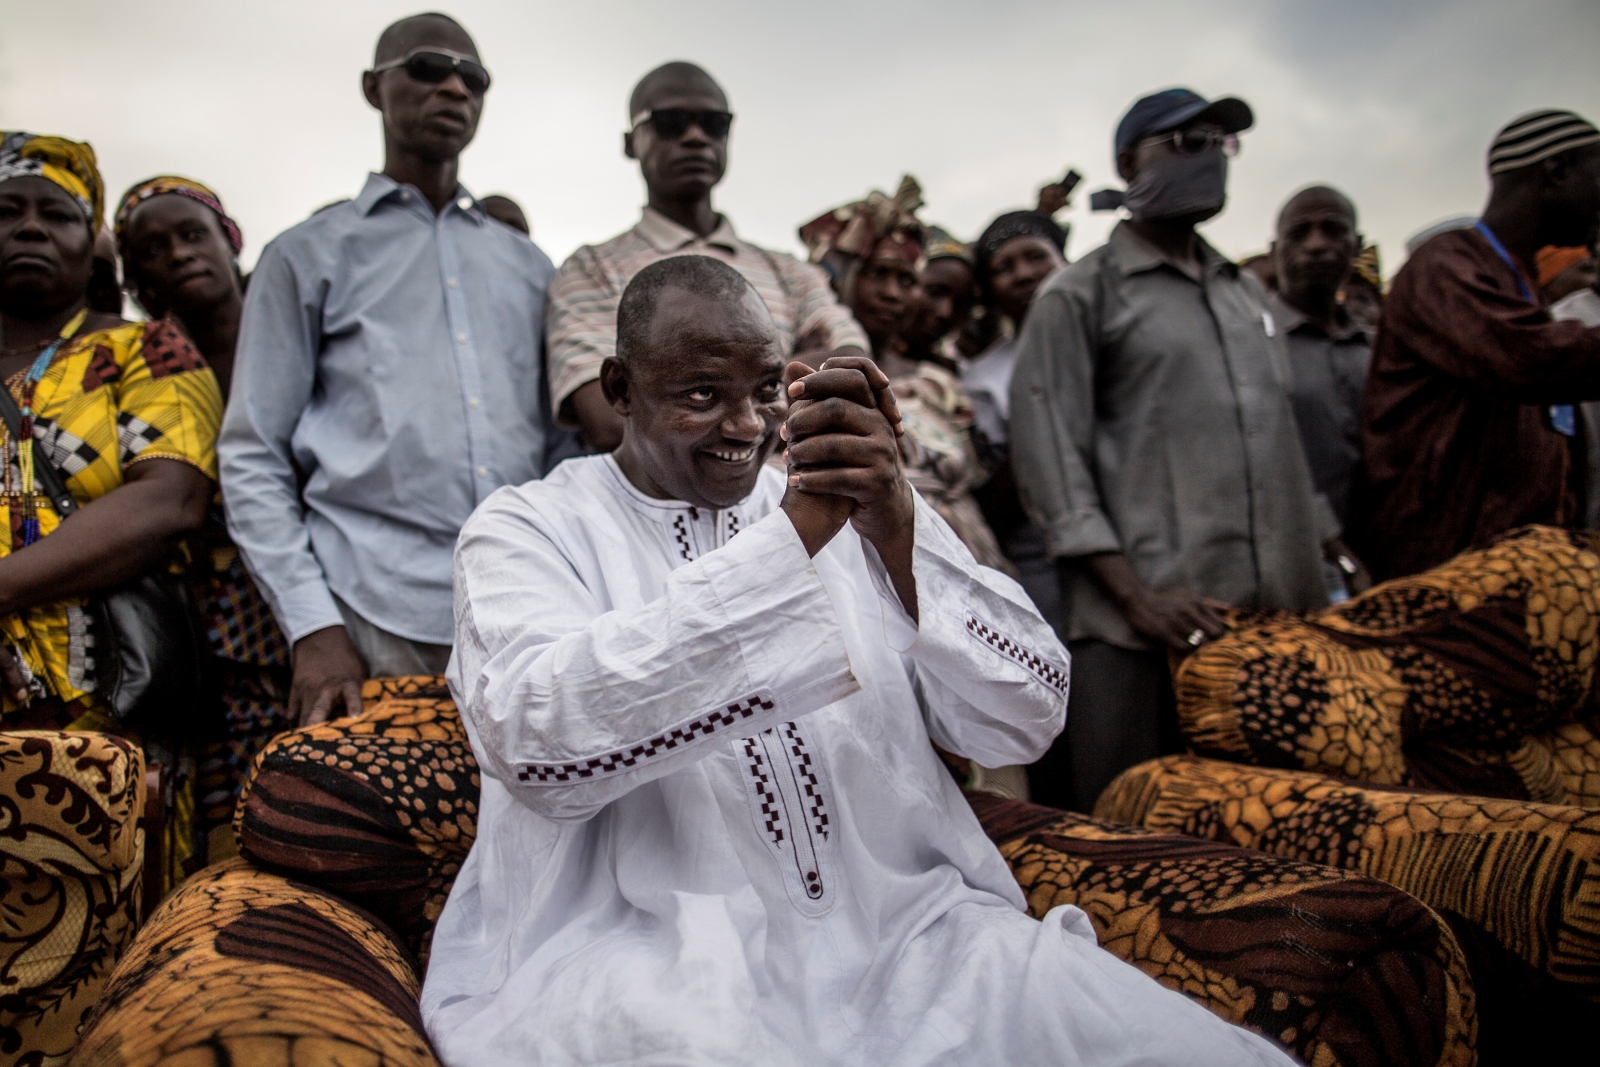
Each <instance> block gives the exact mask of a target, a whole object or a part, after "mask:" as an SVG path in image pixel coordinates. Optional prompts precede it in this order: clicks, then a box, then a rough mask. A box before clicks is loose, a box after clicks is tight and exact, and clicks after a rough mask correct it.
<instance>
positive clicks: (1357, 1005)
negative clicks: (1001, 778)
mask: <svg viewBox="0 0 1600 1067" xmlns="http://www.w3.org/2000/svg"><path fill="white" fill-rule="evenodd" d="M969 799H970V801H971V803H972V806H973V809H974V810H975V811H976V812H977V813H978V817H979V819H980V820H981V821H982V822H983V824H984V829H985V830H986V831H987V832H988V833H989V835H990V837H991V838H993V839H994V840H995V841H996V842H997V843H998V845H999V847H1000V853H1001V855H1003V856H1005V858H1006V861H1007V862H1008V863H1010V865H1011V868H1012V872H1013V873H1014V874H1015V875H1016V878H1017V881H1018V883H1019V884H1020V885H1021V886H1022V890H1023V893H1024V894H1025V895H1026V897H1027V900H1028V910H1029V912H1030V913H1031V914H1033V915H1034V916H1036V917H1042V916H1043V915H1044V914H1045V913H1046V912H1047V911H1049V910H1050V909H1051V908H1054V907H1057V906H1059V905H1062V904H1073V905H1076V906H1077V907H1079V908H1082V909H1083V910H1084V912H1086V913H1087V914H1088V916H1089V919H1090V921H1091V922H1092V923H1093V924H1094V928H1095V933H1096V934H1097V935H1098V937H1099V939H1100V944H1101V946H1102V947H1104V948H1105V949H1107V950H1108V951H1110V952H1111V953H1113V954H1114V955H1116V956H1117V957H1118V958H1120V959H1122V960H1125V961H1126V962H1128V963H1131V964H1133V965H1134V966H1136V967H1138V968H1139V969H1140V970H1142V971H1144V972H1145V973H1146V974H1148V975H1150V976H1151V977H1152V978H1154V979H1156V980H1157V981H1158V982H1160V983H1161V984H1162V985H1165V986H1167V987H1168V988H1169V989H1175V990H1178V991H1179V992H1181V993H1184V994H1185V995H1187V996H1188V997H1190V998H1191V999H1193V1000H1195V1001H1197V1002H1199V1003H1200V1004H1203V1005H1204V1006H1205V1007H1207V1008H1209V1009H1210V1010H1211V1011H1213V1012H1215V1013H1216V1014H1218V1015H1220V1016H1222V1017H1223V1018H1224V1019H1227V1020H1228V1021H1229V1022H1231V1023H1234V1024H1235V1025H1238V1026H1243V1027H1246V1028H1247V1029H1250V1030H1254V1031H1255V1032H1256V1033H1259V1034H1262V1035H1264V1036H1266V1037H1269V1038H1271V1039H1273V1040H1275V1041H1278V1042H1280V1043H1281V1044H1283V1045H1284V1046H1285V1047H1287V1048H1288V1049H1289V1050H1290V1051H1291V1052H1293V1053H1294V1054H1295V1055H1296V1056H1297V1057H1299V1058H1300V1059H1301V1060H1302V1061H1303V1062H1305V1063H1310V1064H1318V1065H1326V1067H1334V1065H1355V1064H1377V1063H1384V1064H1393V1065H1396V1067H1399V1065H1408V1067H1410V1065H1414V1067H1424V1065H1426V1067H1433V1065H1443V1064H1452V1065H1461V1067H1466V1065H1469V1064H1472V1063H1474V1062H1475V1054H1474V1047H1475V1040H1476V1031H1477V1017H1476V1004H1475V998H1474V993H1473V987H1472V982H1471V979H1470V978H1469V977H1468V974H1467V969H1466V962H1465V960H1464V958H1463V957H1462V954H1461V951H1460V949H1459V947H1458V946H1457V944H1456V941H1455V939H1454V937H1453V936H1452V935H1451V933H1450V931H1449V930H1448V928H1447V927H1446V926H1445V925H1444V924H1443V922H1441V921H1440V919H1439V918H1438V916H1436V915H1434V914H1433V913H1432V912H1431V911H1429V910H1428V909H1427V908H1426V907H1424V906H1423V905H1422V904H1421V903H1419V902H1418V901H1417V900H1416V899H1415V898H1413V897H1411V896H1410V895H1409V894H1407V893H1404V892H1402V891H1401V890H1399V889H1396V888H1395V887H1393V886H1391V885H1386V884H1384V883H1383V882H1380V881H1378V880H1376V879H1373V878H1366V877H1362V876H1360V875H1354V874H1352V873H1350V872H1348V871H1340V870H1335V869H1332V868H1329V867H1324V866H1318V865H1315V864H1310V863H1302V862H1297V861H1293V860H1284V859H1278V858H1275V857H1272V856H1266V855H1263V854H1262V853H1259V852H1252V851H1249V850H1246V849H1241V848H1235V847H1233V846H1232V845H1226V844H1217V843H1214V842H1210V841H1199V840H1195V839H1194V838H1192V837H1180V836H1177V835H1173V834H1158V833H1151V832H1150V831H1147V830H1140V829H1137V828H1135V827H1131V826H1119V825H1116V824H1114V823H1110V822H1105V821H1102V820H1099V819H1092V818H1089V817H1088V816H1084V815H1074V814H1068V813H1065V812H1060V811H1054V810H1051V809H1049V808H1040V807H1036V806H1034V805H1031V804H1025V803H1022V802H1020V801H1015V800H1007V799H1004V798H1000V797H993V796H983V795H979V794H973V795H971V796H970V797H969Z"/></svg>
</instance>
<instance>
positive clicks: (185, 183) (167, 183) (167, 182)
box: [112, 174, 244, 256]
mask: <svg viewBox="0 0 1600 1067" xmlns="http://www.w3.org/2000/svg"><path fill="white" fill-rule="evenodd" d="M168 195H171V196H184V197H188V198H189V199H190V200H193V201H196V202H197V203H201V204H204V205H205V206H206V207H208V208H210V209H211V210H212V211H213V212H215V213H216V216H217V219H218V221H220V222H221V223H222V229H223V232H224V233H226V234H227V236H228V247H230V248H232V249H233V254H234V255H236V256H237V255H238V254H239V252H240V251H241V250H242V249H243V248H244V235H243V234H242V233H240V232H239V224H238V223H236V222H234V221H233V219H231V218H229V217H228V213H227V211H225V210H223V207H222V198H221V197H219V196H218V195H217V194H216V193H214V192H212V191H211V189H210V188H208V187H207V186H204V185H201V184H200V183H199V182H197V181H194V180H193V179H190V178H179V177H176V176H174V175H171V174H164V175H162V176H160V177H158V178H148V179H146V180H145V181H142V182H140V183H139V184H138V185H135V186H133V187H132V188H131V189H129V190H128V191H127V192H125V193H123V194H122V202H121V203H120V204H118V205H117V213H116V216H115V219H114V221H113V224H112V226H113V231H114V232H115V234H116V240H117V246H118V247H119V248H120V247H121V245H122V238H123V235H124V234H125V233H126V232H127V228H128V219H130V218H131V217H132V216H133V209H134V208H136V207H138V206H139V205H140V204H142V203H144V202H145V201H146V200H149V199H150V198H151V197H153V196H168Z"/></svg>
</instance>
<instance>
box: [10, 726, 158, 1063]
mask: <svg viewBox="0 0 1600 1067" xmlns="http://www.w3.org/2000/svg"><path fill="white" fill-rule="evenodd" d="M144 804H145V765H144V756H143V754H142V753H141V752H140V750H139V748H138V747H137V746H135V745H132V744H130V743H129V742H127V741H123V740H121V739H119V738H115V737H109V736H107V735H105V734H96V733H58V732H55V731H45V730H26V731H13V732H9V733H0V1062H4V1063H8V1064H17V1065H19V1067H43V1065H48V1064H61V1063H64V1062H66V1056H67V1054H68V1053H70V1052H71V1051H72V1047H73V1045H74V1043H75V1042H76V1041H77V1037H78V1029H79V1026H80V1024H81V1023H82V1021H83V1019H84V1016H85V1014H86V1013H87V1012H88V1011H89V1010H90V1009H91V1008H92V1007H93V1005H94V1003H95V1001H96V999H97V998H98V997H99V995H100V991H101V987H102V986H103V985H104V984H105V981H106V978H107V976H108V975H109V974H110V973H111V969H112V967H113V965H114V964H115V963H116V961H117V958H118V956H119V955H121V953H122V951H123V949H124V948H125V947H126V946H127V944H128V942H129V941H130V940H131V939H132V937H133V932H134V929H135V928H136V927H137V925H138V921H139V915H140V911H141V906H142V899H141V892H142V885H143V874H144V861H145V855H144V836H145V835H144V830H143V828H142V827H141V826H140V824H139V820H140V817H141V815H143V813H144Z"/></svg>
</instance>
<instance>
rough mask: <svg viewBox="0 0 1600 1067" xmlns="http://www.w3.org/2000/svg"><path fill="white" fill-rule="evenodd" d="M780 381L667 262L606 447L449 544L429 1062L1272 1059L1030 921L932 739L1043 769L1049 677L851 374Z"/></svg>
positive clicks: (1024, 624) (1021, 598) (874, 374)
mask: <svg viewBox="0 0 1600 1067" xmlns="http://www.w3.org/2000/svg"><path fill="white" fill-rule="evenodd" d="M790 373H791V374H794V373H805V374H808V375H809V376H807V377H804V378H801V379H800V380H798V381H796V382H794V384H792V385H790V386H789V387H788V390H787V392H788V393H789V396H790V397H792V398H794V403H793V404H792V406H791V405H790V404H789V403H787V402H786V397H785V395H784V393H785V389H784V387H783V378H784V374H785V368H784V364H783V360H782V356H781V348H780V346H779V343H778V340H777V336H776V334H775V332H774V328H773V325H772V321H771V318H770V317H769V315H768V312H767V309H766V307H765V305H764V304H763V303H762V302H761V299H760V297H759V296H758V295H757V294H756V292H755V290H754V289H752V288H751V287H750V285H749V283H747V282H746V281H745V280H744V278H743V277H741V276H740V275H739V274H738V272H736V271H734V270H733V269H732V268H731V267H728V266H727V265H726V264H723V263H721V262H719V261H716V260H713V259H709V258H705V257H699V256H683V257H677V258H672V259H667V260H663V261H661V262H658V263H655V264H653V265H651V266H649V267H647V268H645V269H644V270H643V271H641V272H640V273H639V274H638V276H636V277H635V278H634V279H633V281H632V283H631V284H630V285H629V286H628V289H627V291H626V293H625V294H624V296H623V298H622V302H621V308H620V311H619V315H618V341H617V355H616V356H615V357H614V358H612V359H608V360H607V361H606V364H605V367H604V370H603V374H602V382H603V385H604V390H605V395H606V397H607V399H608V400H609V402H610V403H611V404H612V406H613V408H614V409H615V410H616V411H617V413H618V414H619V415H621V416H622V417H623V419H624V420H625V423H626V430H625V433H624V437H623V441H622V444H621V445H620V446H619V447H618V448H617V450H616V451H615V452H614V453H612V454H610V455H603V456H588V457H584V458H580V459H573V460H568V461H567V462H566V463H564V464H562V465H561V466H560V467H559V468H557V469H556V470H555V471H554V472H552V473H551V474H550V475H549V477H547V478H545V479H544V480H543V481H538V482H529V483H528V484H526V485H523V486H521V487H518V488H504V489H501V490H499V491H498V492H496V493H495V494H493V495H492V496H491V497H489V499H488V500H486V501H485V502H484V503H483V505H482V506H481V507H479V508H478V510H477V512H476V513H475V514H474V515H473V516H472V518H471V520H470V521H469V522H468V523H467V525H466V527H465V528H464V529H463V531H462V534H461V540H460V543H459V545H458V547H457V550H456V576H455V596H456V646H455V658H454V660H453V661H452V663H451V668H450V671H451V673H450V688H451V691H452V693H453V694H454V695H455V698H456V701H457V702H458V704H459V705H460V708H461V711H462V715H463V717H464V719H465V721H466V724H467V729H468V732H469V734H470V737H471V740H472V748H473V752H474V753H475V754H476V756H477V759H478V763H479V765H480V767H481V769H482V772H483V793H482V801H481V807H480V812H479V822H478V838H477V843H476V844H475V845H474V847H473V849H472V852H471V854H470V855H469V857H468V858H467V862H466V864H465V865H464V866H463V868H462V870H461V874H460V876H459V877H458V878H457V880H456V883H455V888H454V890H453V891H452V892H451V894H450V899H449V902H448V904H447V905H446V907H445V910H444V914H443V916H442V917H441V919H440V921H439V924H438V927H437V930H436V932H435V934H434V940H433V950H432V959H431V963H430V966H429V969H428V975H427V981H426V984H425V987H424V989H423V995H422V1008H423V1015H424V1019H425V1021H426V1024H427V1029H428V1032H429V1034H430V1036H431V1037H432V1039H433V1041H434V1044H435V1047H436V1048H437V1049H438V1052H439V1055H440V1058H441V1060H442V1061H443V1062H444V1063H445V1064H446V1065H448V1067H501V1065H505V1067H511V1065H518V1067H521V1065H530V1064H649V1065H702V1064H708V1065H722V1064H728V1065H733V1064H738V1065H756V1064H759V1065H761V1067H787V1065H797V1067H798V1065H801V1064H804V1065H807V1067H812V1065H818V1064H839V1065H851V1067H854V1065H868V1064H870V1065H880V1064H895V1065H920V1064H975V1065H985V1067H988V1065H1007V1064H1019V1065H1020V1064H1028V1065H1032V1064H1085V1065H1095V1067H1109V1065H1115V1064H1130V1065H1131V1064H1151V1065H1176V1064H1194V1065H1199V1064H1218V1065H1221V1064H1229V1065H1233V1064H1288V1063H1290V1062H1291V1061H1290V1060H1289V1059H1287V1057H1286V1056H1285V1055H1284V1054H1283V1053H1282V1052H1279V1051H1278V1050H1276V1049H1275V1048H1274V1047H1273V1046H1272V1045H1270V1044H1269V1043H1268V1042H1266V1041H1265V1040H1263V1039H1261V1038H1259V1037H1257V1036H1255V1035H1253V1034H1250V1033H1247V1032H1245V1031H1243V1030H1239V1029H1235V1028H1234V1027H1232V1026H1229V1025H1228V1024H1227V1023H1225V1022H1223V1021H1222V1020H1221V1019H1219V1018H1217V1017H1215V1016H1213V1015H1211V1014H1210V1013H1209V1012H1207V1011H1206V1010H1204V1009H1203V1008H1201V1007H1199V1006H1198V1005H1196V1004H1194V1003H1192V1002H1190V1001H1189V1000H1187V999H1185V998H1184V997H1183V996H1181V995H1179V994H1178V993H1175V992H1171V991H1169V990H1166V989H1164V988H1162V987H1161V986H1160V985H1158V984H1157V983H1156V982H1154V981H1153V980H1151V979H1150V978H1148V977H1146V976H1145V975H1144V974H1142V973H1141V972H1139V971H1138V970H1136V969H1134V968H1133V967H1131V966H1128V965H1127V964H1124V963H1122V962H1120V961H1118V960H1117V959H1115V958H1114V957H1113V956H1111V955H1110V954H1109V953H1106V952H1104V951H1103V950H1101V949H1100V948H1099V947H1098V946H1097V945H1096V943H1095V937H1094V932H1093V929H1092V928H1091V926H1090V924H1089V921H1088V919H1087V917H1086V916H1085V915H1084V914H1083V913H1082V912H1081V911H1079V910H1078V909H1076V908H1072V907H1059V908H1056V909H1054V910H1053V911H1051V912H1050V914H1049V915H1048V916H1047V917H1046V918H1045V920H1044V921H1043V922H1037V921H1035V920H1033V919H1031V918H1029V917H1028V916H1027V914H1026V913H1025V912H1024V910H1023V899H1022V895H1021V893H1020V892H1019V890H1018V888H1017V884H1016V882H1015V881H1014V880H1013V879H1012V877H1011V874H1010V871H1009V870H1008V869H1007V867H1006V864H1005V862H1004V861H1003V860H1002V859H1001V857H1000V855H999V853H998V852H997V851H996V850H995V848H994V846H993V845H992V844H991V843H990V842H989V840H988V839H987V838H986V837H985V836H984V834H983V831H982V829H981V828H980V827H979V825H978V820H977V819H976V818H975V817H974V816H973V814H972V811H971V809H970V808H969V807H968V805H967V802H966V801H965V800H964V799H963V798H962V795H961V792H960V790H959V789H958V788H957V786H956V783H955V782H954V780H953V779H952V778H951V776H950V774H949V773H948V772H947V771H946V770H945V769H944V767H943V766H942V765H941V763H940V761H939V759H938V757H937V756H936V755H935V753H934V750H933V747H932V745H930V743H929V742H930V740H931V741H934V742H937V743H938V744H939V745H941V746H943V747H945V748H947V749H949V750H950V751H952V752H956V753H958V754H960V755H962V756H966V757H969V758H971V759H974V760H977V761H978V762H980V763H983V764H985V765H988V766H1005V765H1008V764H1015V763H1027V762H1029V761H1031V760H1033V759H1035V758H1036V757H1037V756H1038V755H1039V754H1040V753H1042V752H1043V751H1044V750H1045V749H1046V747H1047V746H1048V745H1049V743H1050V740H1051V739H1052V738H1053V737H1054V736H1055V735H1056V734H1057V732H1059V731H1060V729H1061V727H1062V722H1063V718H1064V715H1065V706H1066V694H1067V676H1068V660H1067V653H1066V651H1065V650H1064V649H1063V648H1062V647H1061V645H1060V644H1059V643H1058V642H1057V640H1056V638H1055V636H1054V635H1053V633H1052V632H1051V629H1050V627H1049V626H1048V625H1046V624H1045V622H1044V621H1043V620H1042V619H1040V617H1039V615H1038V613H1037V612H1036V611H1035V610H1034V608H1033V606H1032V604H1031V603H1030V602H1029V600H1028V598H1027V597H1026V595H1025V594H1024V593H1023V592H1022V590H1021V588H1020V587H1019V586H1018V585H1017V584H1016V583H1015V582H1013V581H1011V580H1010V579H1009V578H1006V577H1004V576H1003V575H1001V574H999V573H997V572H995V571H993V570H989V569H986V568H984V567H980V566H978V565H977V564H976V563H975V562H974V561H973V559H972V556H971V554H970V553H968V551H967V550H966V548H965V547H963V546H962V544H961V542H960V541H959V540H958V539H957V538H956V537H955V535H954V534H953V533H952V532H951V531H950V529H949V528H948V527H947V526H946V525H945V523H944V521H943V520H942V519H940V518H939V517H938V515H937V514H935V512H934V511H933V509H932V508H930V507H928V506H927V505H926V504H924V503H923V502H922V501H921V500H920V499H919V498H918V497H917V495H916V494H915V493H914V492H913V491H912V490H911V488H910V486H909V484H908V483H907V482H906V481H905V479H904V477H903V476H902V474H901V471H900V469H899V466H898V464H899V459H898V450H897V449H896V447H895V441H894V429H893V426H892V424H891V422H890V418H891V417H893V416H894V415H895V409H894V406H893V401H892V396H891V395H890V394H889V393H888V391H887V384H888V383H887V379H885V378H884V377H883V376H882V374H881V373H879V372H878V371H877V369H876V367H874V366H873V365H872V363H871V362H870V361H868V360H866V359H864V358H855V359H844V360H835V361H830V363H829V364H827V365H825V367H824V369H823V370H821V371H818V372H816V373H810V372H809V370H808V369H807V368H804V367H794V368H792V369H791V371H790ZM780 428H782V429H783V433H782V437H783V440H784V441H787V442H788V463H789V471H790V474H789V476H788V479H787V484H785V477H784V475H783V474H782V473H780V472H779V471H778V470H776V469H775V468H773V467H771V466H768V465H767V464H766V462H765V461H766V459H767V458H768V456H769V454H770V453H771V452H772V450H773V449H774V448H775V447H778V446H779V444H780V443H782V442H780Z"/></svg>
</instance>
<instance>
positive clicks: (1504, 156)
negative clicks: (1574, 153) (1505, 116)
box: [1489, 111, 1600, 174]
mask: <svg viewBox="0 0 1600 1067" xmlns="http://www.w3.org/2000/svg"><path fill="white" fill-rule="evenodd" d="M1591 144H1600V130H1597V129H1595V128H1594V126H1592V125H1591V124H1590V123H1589V122H1588V120H1586V119H1582V118H1579V117H1578V116H1577V115H1574V114H1573V113H1572V112H1570V111H1530V112H1528V114H1526V115H1523V116H1522V117H1521V118H1518V119H1514V120H1512V122H1511V123H1510V124H1509V125H1508V126H1506V128H1505V129H1503V130H1501V131H1500V132H1499V133H1498V134H1496V135H1495V138H1494V143H1493V144H1492V145H1490V146H1489V173H1490V174H1502V173H1504V172H1505V171H1508V170H1517V169H1519V168H1521V167H1528V166H1532V165H1533V164H1535V163H1538V162H1539V161H1540V160H1545V159H1549V158H1550V157H1551V156H1558V155H1560V154H1561V153H1562V152H1566V151H1568V150H1570V149H1573V148H1582V147H1584V146H1585V145H1591Z"/></svg>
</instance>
